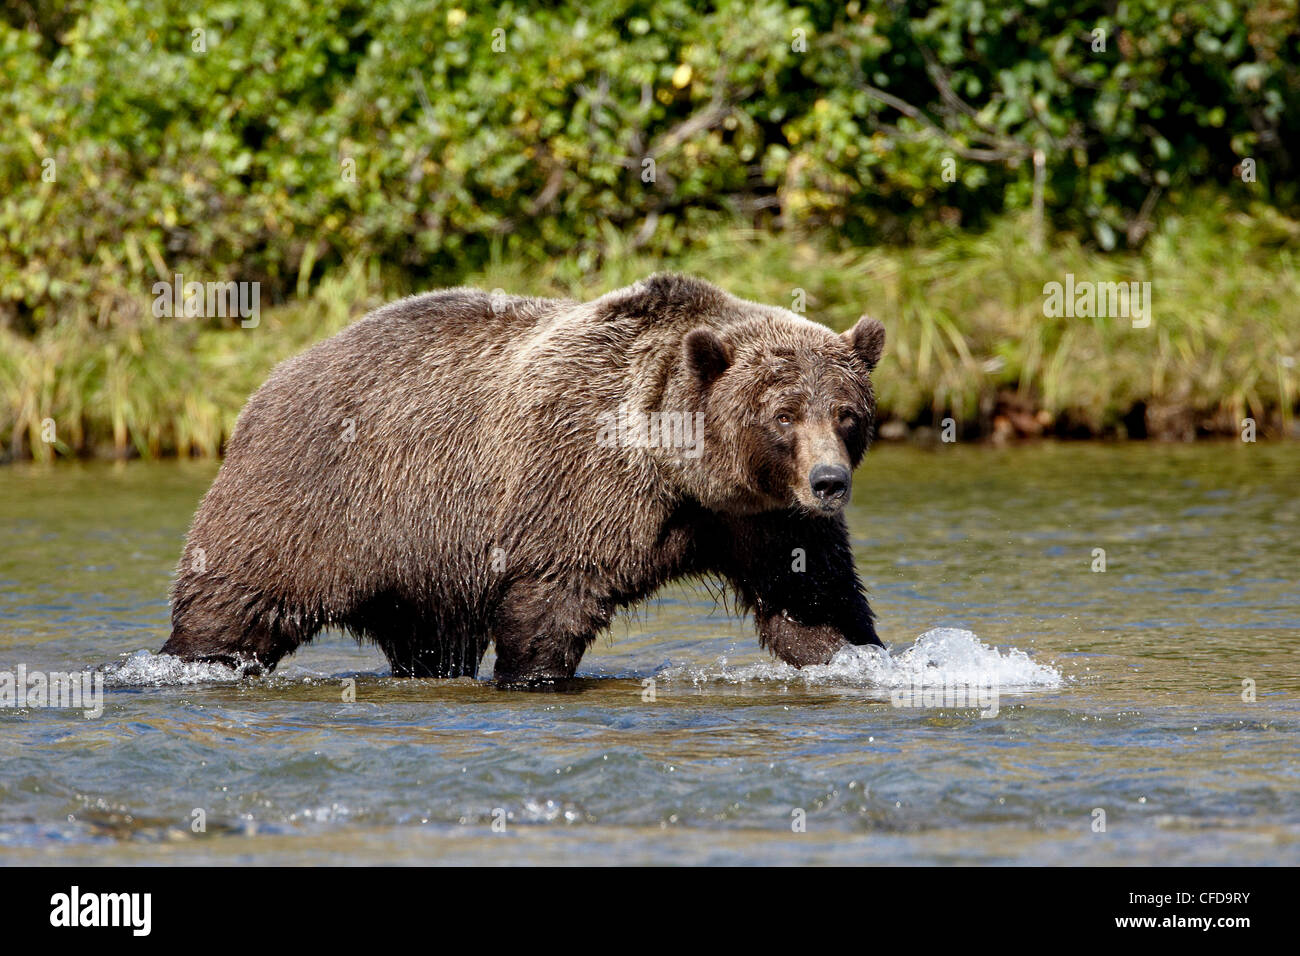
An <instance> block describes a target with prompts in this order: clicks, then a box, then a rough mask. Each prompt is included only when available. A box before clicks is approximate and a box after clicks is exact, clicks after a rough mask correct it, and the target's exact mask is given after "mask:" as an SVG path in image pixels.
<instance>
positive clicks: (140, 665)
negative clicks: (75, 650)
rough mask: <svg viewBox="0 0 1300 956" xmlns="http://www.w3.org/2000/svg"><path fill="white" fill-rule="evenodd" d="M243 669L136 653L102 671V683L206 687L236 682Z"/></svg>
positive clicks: (167, 656)
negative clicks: (217, 682)
mask: <svg viewBox="0 0 1300 956" xmlns="http://www.w3.org/2000/svg"><path fill="white" fill-rule="evenodd" d="M247 672H248V668H247V667H246V666H243V665H241V666H240V667H227V666H226V665H224V664H214V663H210V662H207V661H183V660H181V659H180V658H179V657H173V656H172V655H171V654H153V653H150V652H149V651H136V652H135V653H134V654H132V655H131V656H130V657H128V658H126V659H125V660H123V661H119V662H117V663H114V664H107V665H105V666H104V668H103V669H102V673H103V675H104V683H105V684H108V685H110V686H120V687H139V686H144V687H166V686H170V685H175V684H207V683H212V682H216V681H232V680H239V679H240V678H241V677H243V676H244V675H245V674H246V673H247Z"/></svg>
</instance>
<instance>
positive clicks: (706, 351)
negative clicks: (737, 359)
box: [684, 328, 731, 388]
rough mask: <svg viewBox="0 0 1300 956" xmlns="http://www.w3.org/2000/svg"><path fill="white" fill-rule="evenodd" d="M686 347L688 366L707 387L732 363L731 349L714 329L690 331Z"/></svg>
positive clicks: (685, 343)
mask: <svg viewBox="0 0 1300 956" xmlns="http://www.w3.org/2000/svg"><path fill="white" fill-rule="evenodd" d="M684 348H685V349H686V367H687V368H688V369H690V370H691V372H692V373H693V374H694V375H695V377H696V379H698V380H699V383H700V384H701V385H703V386H705V387H706V388H707V387H708V386H710V385H712V384H713V382H714V380H715V379H716V378H717V377H718V376H719V375H721V374H722V373H723V372H725V371H726V370H727V367H728V366H729V365H731V350H730V349H729V348H727V343H725V342H723V341H722V339H720V338H719V337H718V333H717V332H714V331H713V330H712V329H709V328H698V329H694V330H693V331H691V332H690V333H688V334H687V336H686V339H685V342H684Z"/></svg>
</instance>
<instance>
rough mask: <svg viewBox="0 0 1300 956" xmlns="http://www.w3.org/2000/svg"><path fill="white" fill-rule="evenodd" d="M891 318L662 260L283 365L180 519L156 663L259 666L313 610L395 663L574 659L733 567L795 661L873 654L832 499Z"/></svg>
mask: <svg viewBox="0 0 1300 956" xmlns="http://www.w3.org/2000/svg"><path fill="white" fill-rule="evenodd" d="M884 341H885V330H884V327H883V326H882V325H881V324H880V323H879V322H877V321H874V320H872V319H869V318H866V317H865V316H864V317H863V318H862V319H861V320H860V321H859V322H858V323H857V325H856V326H855V327H854V328H853V329H852V330H850V331H849V332H846V333H844V334H842V335H837V334H836V333H834V332H832V331H830V330H829V329H827V328H826V327H825V326H822V325H818V324H817V323H815V322H811V321H809V320H807V319H805V318H802V317H800V316H798V315H795V314H793V313H791V312H789V311H786V310H785V309H781V308H775V307H771V306H766V305H759V304H756V303H753V302H747V301H744V300H741V299H738V298H735V297H733V296H731V295H729V294H727V293H726V292H723V291H722V290H721V289H718V288H717V287H715V286H713V285H710V284H709V283H707V282H704V281H702V280H699V279H695V278H689V277H686V276H680V275H670V274H666V275H665V274H661V275H655V276H652V277H651V278H649V279H646V280H644V281H641V282H638V283H636V284H634V285H632V286H630V287H628V288H625V289H620V290H618V291H616V292H611V293H609V294H608V295H605V296H603V297H601V298H599V299H596V300H595V301H592V302H588V303H579V302H573V301H567V300H555V299H535V298H517V297H509V296H504V295H500V294H493V295H489V294H487V293H484V292H480V291H477V290H474V289H468V288H458V289H451V290H448V291H442V292H433V293H429V294H426V295H419V296H414V297H411V298H407V299H402V300H400V301H397V302H393V303H390V304H389V305H386V306H384V307H382V308H380V309H377V310H376V311H374V312H372V313H370V314H369V315H368V316H366V317H364V318H362V319H360V320H359V321H357V322H355V323H353V324H352V325H351V326H349V327H348V328H346V329H344V330H343V331H342V332H340V333H339V334H337V335H335V336H334V337H333V338H330V339H327V340H326V341H324V342H321V343H319V344H318V345H316V346H314V347H313V348H310V349H308V350H307V351H306V352H304V353H302V354H300V355H298V356H297V357H295V358H292V359H289V360H288V361H286V362H284V363H283V364H281V365H280V366H279V367H277V368H276V369H275V371H274V372H273V373H272V374H271V377H270V378H269V379H268V380H267V382H266V384H264V385H263V386H262V387H261V388H260V389H258V391H257V392H256V393H255V394H254V395H253V397H252V398H251V399H249V401H248V404H247V406H246V407H245V408H244V410H243V412H242V413H241V414H240V416H239V419H238V422H237V424H236V427H235V429H234V433H233V434H232V435H231V438H230V441H229V445H228V448H227V449H226V458H225V462H224V463H223V465H222V466H221V469H220V472H219V473H218V475H217V477H216V480H215V481H214V482H213V484H212V487H211V489H210V490H209V491H208V493H207V495H206V496H205V497H204V499H203V502H202V504H201V505H200V507H199V510H198V513H197V514H196V515H195V518H194V522H193V525H192V526H191V528H190V532H189V536H188V538H187V540H186V543H185V549H184V552H183V554H182V557H181V563H180V568H179V572H178V577H177V580H176V582H175V586H174V589H173V593H172V633H171V638H170V639H169V640H168V641H167V643H166V645H165V646H164V647H163V648H162V653H166V654H174V655H178V656H179V657H181V658H184V659H187V660H215V661H221V662H224V663H229V664H241V665H244V666H246V667H247V668H248V669H249V670H250V671H253V672H256V671H260V670H265V671H269V670H271V669H273V668H274V667H275V666H276V663H277V662H278V661H279V660H280V659H281V658H282V657H283V656H284V655H285V654H288V653H290V652H292V651H293V650H294V649H296V648H297V647H298V646H299V645H300V644H303V643H305V642H308V641H310V640H311V639H312V638H313V636H314V635H315V634H316V633H317V632H318V631H320V630H321V629H322V628H326V627H338V628H342V629H345V630H346V631H348V632H350V633H351V634H352V635H353V636H355V637H356V638H357V639H358V640H371V641H373V642H374V643H375V644H376V645H377V646H378V647H379V648H380V649H381V650H382V651H383V653H384V654H385V655H386V656H387V657H388V660H389V662H390V663H391V664H392V669H393V674H394V675H398V676H408V677H459V676H474V675H475V674H476V673H477V670H478V666H479V662H480V661H481V660H482V658H483V654H484V652H485V651H486V650H487V647H488V644H489V643H493V644H495V646H496V671H495V675H494V676H495V678H496V679H497V680H498V681H499V682H500V683H501V684H502V685H504V686H535V685H537V684H545V683H546V682H555V681H561V680H564V679H567V678H570V677H572V676H573V673H574V671H575V669H576V668H577V666H578V662H579V661H580V660H581V659H582V655H583V653H584V652H585V651H586V649H587V648H588V647H589V646H590V645H591V643H592V641H593V640H594V639H595V637H596V635H597V634H599V633H600V632H601V631H602V630H603V629H605V628H606V627H608V625H609V624H610V621H611V618H612V617H613V615H614V612H615V611H616V610H617V609H619V608H621V607H626V606H628V605H630V604H633V603H635V602H637V601H640V600H642V599H644V598H646V597H647V596H649V595H650V594H652V593H653V592H654V591H655V590H656V589H658V588H659V587H660V586H662V585H663V584H665V583H666V582H668V581H671V580H673V579H676V578H683V577H697V578H705V579H713V580H718V581H721V582H723V583H725V584H729V585H730V587H731V588H732V589H734V592H735V597H736V600H737V604H738V605H739V606H740V607H741V608H744V609H747V610H752V611H753V613H754V616H755V618H756V624H757V629H758V635H759V642H760V644H761V645H762V646H763V647H765V648H767V649H768V650H769V651H771V652H772V653H773V654H774V655H775V656H776V657H778V658H780V659H781V660H783V661H787V662H789V663H790V664H793V665H795V666H803V665H807V664H817V663H824V662H826V661H829V660H830V658H831V657H832V656H833V655H834V654H835V652H836V651H837V650H838V649H840V648H842V647H844V646H845V645H846V644H876V645H879V644H880V641H879V639H878V638H877V636H876V632H875V628H874V625H873V617H874V615H873V613H872V611H871V609H870V607H869V606H868V604H867V601H866V597H865V595H864V591H863V587H862V584H861V582H860V581H859V580H858V576H857V574H856V572H855V569H854V563H853V553H852V550H851V548H850V546H849V539H848V531H847V528H846V526H845V520H844V513H843V508H844V504H845V502H846V501H848V499H849V491H850V480H851V474H852V470H853V469H854V468H855V467H856V466H857V465H858V462H859V461H860V460H861V458H862V456H863V453H864V452H865V450H866V448H867V445H868V442H869V439H870V434H871V430H872V427H873V421H874V416H875V397H874V393H873V391H872V385H871V378H870V373H871V371H872V369H874V368H875V366H876V363H877V361H878V360H879V359H880V355H881V351H882V350H883V348H884Z"/></svg>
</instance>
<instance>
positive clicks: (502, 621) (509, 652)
mask: <svg viewBox="0 0 1300 956" xmlns="http://www.w3.org/2000/svg"><path fill="white" fill-rule="evenodd" d="M610 608H611V602H610V601H607V600H601V599H599V598H597V597H595V596H594V595H592V594H590V593H587V592H585V591H583V590H581V589H565V588H561V587H557V586H555V585H554V583H551V584H537V585H533V584H517V585H515V586H514V587H512V588H511V589H510V591H509V592H508V593H507V595H506V596H505V598H504V599H503V601H502V604H501V607H500V610H499V611H498V613H497V616H496V620H495V622H494V624H493V628H492V640H493V642H494V643H495V644H496V651H497V662H496V668H495V670H494V672H493V677H494V678H495V680H496V681H497V683H498V684H499V685H501V686H504V687H534V686H538V685H547V684H554V683H555V682H557V681H565V680H569V679H570V678H572V677H573V674H574V672H575V671H576V670H577V669H578V664H579V663H580V662H581V661H582V655H583V654H584V653H586V650H587V648H588V647H590V646H591V643H592V642H593V641H594V640H595V639H596V634H597V633H599V632H600V631H601V630H602V629H603V628H604V627H606V626H607V625H608V624H609V620H610V616H611V609H610Z"/></svg>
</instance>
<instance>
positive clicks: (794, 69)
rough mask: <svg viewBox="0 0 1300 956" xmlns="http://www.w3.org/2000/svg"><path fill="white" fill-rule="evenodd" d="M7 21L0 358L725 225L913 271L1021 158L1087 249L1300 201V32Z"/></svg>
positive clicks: (910, 9) (324, 17)
mask: <svg viewBox="0 0 1300 956" xmlns="http://www.w3.org/2000/svg"><path fill="white" fill-rule="evenodd" d="M4 17H5V19H4V20H3V21H0V74H3V76H4V77H5V82H4V85H3V87H0V123H2V124H3V126H4V128H5V130H6V136H5V138H4V140H3V143H0V325H6V326H8V327H10V328H12V329H15V330H17V331H20V332H23V333H24V334H31V333H32V332H33V331H34V330H36V329H37V328H39V327H41V326H55V325H57V324H60V323H63V322H67V321H76V322H93V323H95V324H97V325H99V326H105V325H120V324H123V323H125V324H128V325H129V324H131V323H134V322H138V321H139V311H138V310H139V303H140V301H141V296H142V295H143V294H144V293H146V292H147V290H148V289H149V288H150V286H151V285H152V283H153V282H154V281H156V280H158V279H160V278H162V279H169V278H170V277H171V275H172V273H173V272H184V273H187V274H188V275H190V276H193V277H195V278H199V279H201V280H203V281H217V280H223V279H238V280H244V281H260V282H262V283H263V301H264V302H265V301H268V300H270V299H272V298H277V297H287V296H289V295H291V294H293V293H295V292H297V293H305V292H307V291H309V290H310V289H311V288H312V287H313V285H314V284H315V283H317V282H319V281H320V280H321V279H322V277H324V276H326V275H329V274H332V273H334V272H335V271H337V270H340V269H344V268H347V267H350V265H351V264H352V263H354V262H357V261H359V262H361V263H363V264H364V267H365V268H366V269H368V270H370V271H371V272H372V273H373V271H374V270H376V269H381V268H382V269H385V270H389V271H390V274H407V275H419V276H423V277H430V278H436V279H437V280H439V281H442V282H448V281H458V280H459V279H460V278H462V277H463V276H465V275H466V274H468V273H470V272H472V271H474V270H475V269H479V268H484V267H490V266H491V264H492V263H494V262H502V261H507V260H519V261H522V262H524V263H533V264H536V263H544V262H548V261H550V260H553V259H555V258H556V257H565V258H567V259H569V260H570V261H571V262H572V263H574V264H575V266H576V268H578V269H579V270H581V271H589V270H594V269H597V268H602V267H604V266H605V265H606V263H607V260H608V258H609V256H610V255H611V253H612V252H613V250H618V251H619V254H626V253H627V252H628V251H629V250H631V251H634V252H644V253H646V254H647V255H651V256H655V257H673V256H680V255H682V254H684V253H686V252H687V251H688V250H689V249H691V248H699V247H702V246H703V245H704V244H705V243H706V240H707V237H708V236H709V235H710V234H711V233H713V232H714V231H715V230H716V229H717V227H718V225H719V223H732V222H735V221H736V220H737V219H738V218H739V219H740V220H741V221H745V222H748V223H750V224H752V225H754V226H758V227H763V228H767V227H776V228H784V229H785V230H787V231H788V232H789V233H791V234H804V235H814V234H815V235H818V236H820V237H822V238H821V239H820V240H819V243H820V244H821V245H825V246H834V245H836V244H837V243H839V242H841V241H843V240H847V241H852V242H877V241H880V240H881V239H898V238H911V239H918V238H927V237H928V236H930V234H931V233H932V232H933V231H934V230H940V231H943V230H947V229H951V228H952V227H954V226H956V225H958V224H962V225H976V226H983V225H985V224H987V223H988V222H989V221H991V220H992V219H993V218H994V217H996V216H998V215H1000V214H1002V213H1004V212H1015V211H1018V210H1021V209H1025V208H1028V207H1029V206H1030V205H1031V204H1032V202H1033V194H1034V171H1033V163H1032V162H1031V161H1030V157H1031V156H1032V154H1033V151H1034V150H1041V151H1042V154H1043V158H1044V167H1043V200H1044V203H1045V207H1046V210H1047V216H1048V218H1049V219H1050V220H1051V222H1052V223H1054V224H1055V225H1056V226H1057V227H1058V228H1061V229H1065V230H1071V231H1075V232H1077V233H1078V234H1080V235H1081V236H1083V237H1084V239H1085V241H1086V242H1088V243H1090V244H1095V245H1097V246H1099V247H1100V248H1103V249H1109V248H1110V247H1112V246H1119V245H1124V244H1125V243H1129V244H1131V245H1134V246H1136V245H1139V244H1140V243H1141V242H1142V241H1143V240H1144V238H1145V236H1146V234H1147V233H1148V231H1149V229H1150V219H1151V213H1152V209H1153V208H1157V207H1156V206H1155V205H1154V204H1156V202H1157V200H1159V201H1160V202H1164V201H1166V200H1169V199H1173V200H1174V202H1175V203H1177V202H1178V201H1179V200H1181V199H1185V197H1186V196H1187V195H1189V194H1190V193H1189V191H1190V190H1192V189H1194V188H1197V187H1200V186H1202V185H1204V184H1217V185H1218V187H1219V188H1220V189H1222V190H1223V191H1225V192H1229V193H1236V194H1239V196H1240V198H1241V200H1242V202H1243V203H1245V202H1249V201H1252V200H1260V201H1267V202H1272V203H1274V204H1275V205H1277V206H1279V207H1281V208H1283V209H1284V210H1288V209H1289V208H1290V207H1291V206H1292V205H1293V204H1294V203H1295V202H1296V201H1297V195H1296V192H1295V184H1294V162H1295V157H1294V156H1293V154H1292V152H1291V151H1292V150H1293V149H1294V144H1295V143H1297V142H1300V135H1298V133H1300V131H1298V130H1297V129H1296V123H1297V117H1298V116H1300V109H1297V107H1298V106H1300V103H1298V102H1297V100H1298V99H1300V80H1297V71H1296V64H1297V60H1298V59H1300V58H1298V57H1297V45H1298V43H1300V40H1298V39H1297V34H1296V30H1295V17H1296V3H1295V0H1263V2H1255V0H1217V2H1211V3H1206V4H1168V3H1167V2H1165V0H1124V2H1123V3H1120V4H1118V5H1115V4H1101V3H1095V4H1093V3H1079V2H1066V3H1055V2H1052V3H1048V2H1046V0H1008V2H1005V3H987V2H984V0H943V2H940V3H929V4H913V5H907V6H900V5H896V4H886V3H859V2H850V3H848V4H843V3H838V4H830V3H820V2H813V3H806V4H801V5H795V4H792V3H787V2H778V0H744V2H741V0H721V2H718V3H716V4H714V5H712V6H711V7H709V8H708V9H699V8H697V5H695V4H691V3H689V2H687V0H655V2H653V3H651V2H634V0H593V2H591V3H584V4H574V5H573V6H552V5H533V4H523V3H516V2H506V3H502V4H501V5H499V6H496V7H479V6H477V5H471V4H465V5H464V7H463V8H462V7H458V6H455V5H453V4H451V3H432V2H425V0H375V2H366V0H274V2H272V0H266V2H251V0H249V2H243V0H241V2H233V0H226V2H217V3H214V4H210V5H206V6H203V5H200V6H198V7H196V6H195V5H193V4H190V3H182V2H180V0H94V2H89V0H87V2H84V3H82V2H75V0H72V2H68V0H65V2H57V3H48V4H41V3H31V4H28V3H19V4H17V5H13V6H11V7H7V8H6V11H5V14H4ZM1098 29H1100V30H1104V31H1105V34H1106V48H1105V51H1104V52H1102V51H1094V49H1093V45H1094V34H1093V31H1094V30H1098ZM195 31H201V32H197V33H196V32H195ZM496 31H500V32H496ZM200 41H201V42H200ZM200 46H201V47H202V49H200ZM1245 158H1252V159H1254V160H1255V162H1256V164H1257V175H1258V182H1256V183H1244V182H1241V180H1240V177H1239V176H1237V175H1236V174H1235V173H1234V169H1235V167H1236V166H1237V165H1238V164H1239V163H1240V162H1241V160H1243V159H1245ZM646 159H653V160H654V162H655V168H654V171H655V176H654V181H653V182H646V181H644V180H643V172H644V170H645V166H644V161H645V160H646ZM948 159H952V160H954V161H955V164H953V165H949V166H945V160H948ZM48 160H52V161H53V166H52V167H51V166H49V164H47V163H46V161H48ZM50 169H52V170H53V175H54V181H53V182H47V181H45V179H44V178H43V175H42V174H43V173H45V172H47V170H50ZM946 169H952V170H954V171H955V176H953V177H950V178H953V179H954V180H955V181H952V182H949V181H947V179H945V177H944V172H945V170H946ZM352 173H355V177H354V179H355V181H353V177H352V175H351V174H352ZM827 236H834V237H835V241H827V240H826V239H825V237H827Z"/></svg>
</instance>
